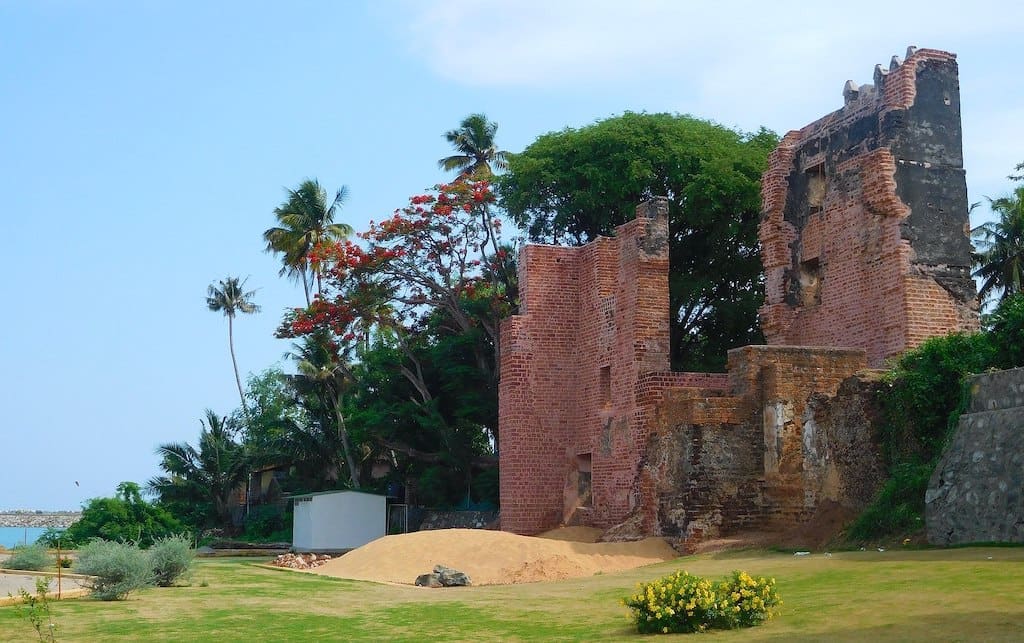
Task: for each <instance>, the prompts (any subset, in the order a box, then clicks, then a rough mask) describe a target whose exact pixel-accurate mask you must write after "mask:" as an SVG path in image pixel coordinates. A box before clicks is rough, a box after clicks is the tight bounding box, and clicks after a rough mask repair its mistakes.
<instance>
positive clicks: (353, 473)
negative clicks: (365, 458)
mask: <svg viewBox="0 0 1024 643" xmlns="http://www.w3.org/2000/svg"><path fill="white" fill-rule="evenodd" d="M334 415H335V417H336V418H337V420H338V436H339V437H340V438H341V448H342V449H343V450H344V451H345V464H347V465H348V473H349V478H350V479H351V480H352V488H353V489H358V488H359V470H358V469H357V468H356V461H355V458H353V457H352V446H351V445H350V444H349V441H348V429H347V428H346V427H345V415H344V414H343V413H342V410H341V393H338V397H337V399H336V400H335V401H334Z"/></svg>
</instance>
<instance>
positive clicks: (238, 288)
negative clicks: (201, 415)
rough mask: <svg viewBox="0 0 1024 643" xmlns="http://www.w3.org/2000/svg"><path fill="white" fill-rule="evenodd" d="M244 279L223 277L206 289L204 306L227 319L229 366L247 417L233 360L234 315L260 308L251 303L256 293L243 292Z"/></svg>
mask: <svg viewBox="0 0 1024 643" xmlns="http://www.w3.org/2000/svg"><path fill="white" fill-rule="evenodd" d="M245 281H246V280H245V279H243V280H241V281H239V280H238V277H225V278H224V279H221V280H220V281H218V282H217V283H216V284H210V286H209V287H208V288H207V289H206V305H207V306H208V307H209V308H210V310H212V311H213V312H215V313H217V312H222V313H224V316H225V317H227V318H228V348H229V349H230V350H231V365H232V366H233V367H234V369H235V384H237V385H238V397H239V398H240V399H241V400H242V412H243V413H244V414H245V417H246V418H248V417H249V407H248V406H246V404H245V393H244V392H243V391H242V378H240V377H239V376H238V360H236V359H235V329H234V321H235V315H237V314H238V313H244V314H246V315H250V314H253V313H258V312H259V311H260V307H259V306H257V305H256V304H254V303H253V302H252V296H253V295H254V294H255V292H256V291H254V290H249V291H246V290H245Z"/></svg>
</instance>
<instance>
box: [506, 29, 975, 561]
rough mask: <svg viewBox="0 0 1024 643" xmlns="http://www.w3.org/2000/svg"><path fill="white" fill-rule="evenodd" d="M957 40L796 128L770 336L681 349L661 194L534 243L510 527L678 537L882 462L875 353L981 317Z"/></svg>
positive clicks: (771, 192) (762, 523)
mask: <svg viewBox="0 0 1024 643" xmlns="http://www.w3.org/2000/svg"><path fill="white" fill-rule="evenodd" d="M958 83H959V81H958V76H957V64H956V57H955V56H954V55H953V54H950V53H946V52H942V51H937V50H930V49H920V50H915V49H913V48H911V49H910V50H908V53H907V57H906V60H905V61H900V60H899V59H897V58H895V57H894V58H893V61H892V64H891V65H890V66H889V68H888V69H887V70H886V69H882V68H881V67H877V68H876V70H875V79H874V84H873V85H863V86H860V87H857V86H855V85H854V84H853V83H852V82H848V83H847V85H846V88H845V89H844V92H843V96H844V98H845V105H844V106H843V107H842V108H841V109H839V110H837V111H836V112H833V113H831V114H829V115H827V116H825V117H824V118H822V119H820V120H818V121H816V122H814V123H811V124H810V125H808V126H806V127H804V128H802V129H800V130H798V131H793V132H789V133H788V134H786V136H785V137H783V139H782V141H781V142H780V144H779V146H778V147H777V149H776V150H775V151H774V152H773V153H772V155H771V157H770V158H769V165H768V170H767V172H766V173H765V174H764V177H763V180H762V202H763V209H762V220H761V227H760V239H761V245H762V257H763V261H764V265H765V280H766V293H765V299H766V301H765V304H764V306H763V307H762V309H761V320H762V327H763V329H764V333H765V336H766V338H767V340H768V344H769V345H768V346H746V347H743V348H737V349H734V350H732V351H730V352H729V355H728V372H727V373H680V372H672V371H671V370H670V367H669V304H668V302H669V297H668V273H669V262H668V256H669V253H668V243H669V231H668V203H667V201H665V200H664V199H654V200H652V201H649V202H647V203H644V204H641V205H640V206H639V207H638V208H637V216H636V218H635V219H634V220H633V221H630V222H628V223H626V224H624V225H622V226H619V228H617V229H616V234H615V236H614V237H611V238H600V239H597V240H596V241H594V242H592V243H590V244H587V245H585V246H582V247H558V246H545V245H528V246H526V247H524V248H523V250H522V252H521V255H520V262H519V270H520V276H519V280H520V289H521V290H520V295H521V304H520V312H519V314H518V315H515V316H513V317H511V318H509V319H507V320H505V321H504V323H503V325H502V329H501V343H502V356H501V364H500V369H501V383H500V389H499V423H500V432H501V436H502V444H501V451H500V456H499V457H500V467H501V468H500V470H501V483H500V485H501V489H500V494H501V507H502V513H501V526H502V529H504V530H506V531H512V532H516V533H522V534H534V533H538V532H540V531H543V530H545V529H550V528H553V527H556V526H558V525H561V524H578V525H587V526H592V527H599V528H602V529H605V530H606V532H605V538H606V539H617V538H636V537H641V536H652V535H659V536H665V537H667V538H669V539H670V540H672V541H673V542H674V543H675V544H676V545H677V546H678V547H680V548H681V549H684V550H688V549H692V548H693V547H695V546H696V545H697V544H698V543H700V542H701V541H702V540H705V539H708V538H712V537H716V536H723V535H728V534H730V533H736V532H740V531H744V530H750V529H758V530H761V529H785V528H792V527H796V526H799V525H801V524H804V523H806V522H807V521H809V520H812V519H813V518H814V517H815V514H816V512H818V511H819V510H821V508H822V507H825V506H829V507H843V508H849V509H851V510H856V509H859V508H862V507H863V506H865V505H866V504H867V503H868V502H869V501H870V499H871V497H872V495H873V494H874V492H875V491H876V490H877V488H878V485H879V484H880V483H881V482H882V480H883V479H884V470H883V467H882V462H881V456H880V454H879V452H878V448H877V446H876V444H875V443H874V441H873V439H872V435H871V427H870V420H871V418H870V417H869V415H870V412H869V410H867V407H868V406H869V404H868V402H867V398H868V397H869V395H868V391H869V389H870V379H871V378H870V376H869V375H867V374H866V372H865V369H866V368H868V367H878V366H881V365H882V364H883V362H884V361H885V359H886V358H889V357H892V356H895V355H898V354H900V353H901V352H902V351H904V350H906V349H908V348H912V347H914V346H916V345H918V344H920V343H921V342H922V341H924V340H925V339H927V338H928V337H932V336H935V335H941V334H945V333H949V332H952V331H957V330H973V329H976V328H977V326H978V321H977V309H976V304H975V286H974V282H973V280H972V279H971V277H970V252H971V246H970V241H969V237H968V233H969V224H968V216H967V193H966V184H965V180H964V170H963V161H962V153H961V130H960V101H959V84H958Z"/></svg>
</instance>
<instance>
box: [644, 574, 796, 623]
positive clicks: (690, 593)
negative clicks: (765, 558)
mask: <svg viewBox="0 0 1024 643" xmlns="http://www.w3.org/2000/svg"><path fill="white" fill-rule="evenodd" d="M624 604H625V605H626V607H628V608H629V609H630V610H631V613H632V618H633V620H634V621H635V622H636V628H637V631H638V632H640V633H641V634H652V633H655V634H659V633H660V634H668V633H680V632H703V631H705V630H708V629H732V628H736V627H751V626H754V625H759V624H760V623H763V622H764V621H766V620H768V619H770V618H771V617H772V616H773V615H774V614H775V608H776V607H778V606H779V605H781V604H782V600H781V599H780V598H779V593H778V591H776V589H775V579H774V578H772V579H765V578H756V579H755V578H753V577H751V576H750V575H749V574H747V573H746V572H741V571H735V572H733V573H732V575H730V576H729V577H728V578H726V579H724V580H722V581H720V582H718V583H715V582H712V581H710V580H708V579H706V578H701V577H700V576H694V575H692V574H688V573H687V572H676V573H675V574H672V575H670V576H666V577H664V578H661V579H659V580H656V581H653V582H650V583H641V584H640V585H638V587H637V593H636V594H634V595H632V596H630V597H629V598H627V599H626V600H625V601H624Z"/></svg>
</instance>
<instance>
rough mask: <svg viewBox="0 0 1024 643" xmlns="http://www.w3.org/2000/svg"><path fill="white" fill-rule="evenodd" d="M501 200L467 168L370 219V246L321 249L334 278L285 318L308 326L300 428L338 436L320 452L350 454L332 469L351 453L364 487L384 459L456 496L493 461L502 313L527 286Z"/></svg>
mask: <svg viewBox="0 0 1024 643" xmlns="http://www.w3.org/2000/svg"><path fill="white" fill-rule="evenodd" d="M493 201H494V196H493V194H492V193H491V190H490V185H489V183H488V182H487V181H482V180H474V179H472V178H469V177H468V176H465V175H463V176H460V177H459V178H458V179H456V180H455V181H453V182H452V183H449V184H443V185H439V186H437V188H436V189H435V191H433V192H431V193H428V194H422V195H416V196H413V197H411V198H410V199H409V204H408V205H407V206H406V207H404V208H402V209H401V210H398V211H396V212H395V213H394V215H393V216H391V217H390V218H388V219H385V220H384V221H381V222H377V223H371V225H370V228H369V230H367V231H365V232H364V233H362V234H360V237H361V238H362V239H363V240H364V242H365V246H361V245H357V244H354V243H351V242H347V241H346V242H339V243H332V244H321V245H319V246H317V247H316V248H314V250H313V252H312V253H311V255H310V264H311V266H313V267H315V268H316V269H317V270H318V271H320V273H321V274H322V275H323V292H322V293H318V294H317V296H316V297H314V299H313V303H312V305H311V306H309V307H308V308H304V309H295V310H294V311H292V312H291V313H290V314H289V315H288V316H287V317H286V319H285V321H284V323H283V324H282V325H281V327H280V329H279V331H278V335H279V336H281V337H291V338H296V339H299V340H300V343H299V344H297V345H296V355H297V358H298V359H297V361H298V365H299V368H298V371H299V373H298V374H297V375H296V376H295V377H294V378H293V379H292V385H293V387H294V389H295V391H296V392H297V393H298V396H297V397H298V399H300V400H303V401H302V402H301V403H302V404H303V405H304V407H305V408H306V410H307V412H308V416H309V418H310V420H311V421H312V422H311V424H310V425H309V426H308V427H307V430H306V431H304V432H303V431H295V432H293V436H294V437H297V438H298V437H302V436H303V433H305V434H310V431H309V429H315V435H310V437H311V438H312V439H310V440H304V441H302V444H306V445H309V446H310V447H313V448H316V447H317V446H318V445H322V444H330V441H332V440H334V439H335V436H336V438H337V442H338V444H337V446H336V447H335V448H329V449H326V450H323V451H321V453H323V454H324V455H325V456H329V455H330V454H344V459H341V458H339V459H338V460H337V461H334V462H325V464H326V465H329V466H328V467H327V468H326V469H325V470H326V471H334V472H336V471H337V470H338V468H340V467H341V466H342V465H344V466H345V467H346V469H347V470H348V472H349V479H350V484H351V486H353V487H358V486H359V485H361V484H362V483H363V481H364V480H365V479H366V477H368V476H366V475H364V474H365V473H366V470H368V469H369V470H372V469H373V467H374V466H375V465H383V466H384V467H385V468H386V469H388V470H389V471H390V472H391V478H392V479H393V480H406V479H408V478H409V477H410V476H411V477H412V478H413V479H418V480H420V482H422V483H423V484H417V485H416V487H418V488H419V489H420V491H422V493H423V497H422V498H420V500H421V501H427V502H430V503H431V504H435V503H438V504H450V503H454V502H456V501H458V499H459V498H465V497H470V498H471V497H472V496H473V492H472V487H473V484H472V479H473V476H474V472H477V473H479V472H482V471H483V470H485V469H487V468H491V467H493V466H494V465H495V458H494V456H493V448H492V445H496V444H497V442H498V438H499V436H498V433H497V364H498V359H499V357H498V356H499V352H500V346H499V345H498V323H499V321H500V320H501V318H502V317H504V316H507V315H508V314H509V313H511V312H512V311H513V310H514V305H515V296H516V292H515V278H514V274H515V271H514V264H512V263H511V259H510V255H511V253H510V249H509V248H507V247H506V246H504V245H502V243H501V242H500V237H499V235H500V221H499V220H498V219H497V218H496V217H494V216H493V215H492V214H491V213H490V207H491V204H492V203H493ZM318 424H319V428H318ZM295 446H301V444H300V443H296V444H295ZM297 450H298V449H295V450H293V451H297ZM304 452H305V453H306V455H305V457H304V458H303V459H304V460H305V461H307V462H316V461H317V458H316V456H315V454H314V453H312V450H311V449H308V448H305V449H304ZM331 478H333V479H334V480H338V479H339V476H337V474H332V475H329V476H327V479H328V481H330V479H331ZM485 486H486V485H485Z"/></svg>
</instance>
